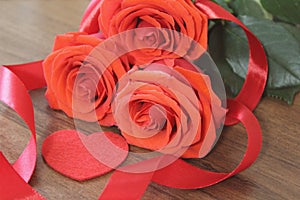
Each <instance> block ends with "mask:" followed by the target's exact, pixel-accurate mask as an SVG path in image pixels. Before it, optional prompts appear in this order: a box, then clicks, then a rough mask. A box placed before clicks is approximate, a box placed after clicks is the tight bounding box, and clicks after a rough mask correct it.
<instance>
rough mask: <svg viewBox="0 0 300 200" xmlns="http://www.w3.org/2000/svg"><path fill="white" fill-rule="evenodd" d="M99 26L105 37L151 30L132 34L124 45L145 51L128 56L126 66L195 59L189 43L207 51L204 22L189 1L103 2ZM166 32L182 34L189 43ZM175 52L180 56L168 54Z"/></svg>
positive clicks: (203, 17)
mask: <svg viewBox="0 0 300 200" xmlns="http://www.w3.org/2000/svg"><path fill="white" fill-rule="evenodd" d="M99 24H100V29H101V31H102V32H103V34H104V35H105V36H106V37H110V36H113V35H115V34H119V33H122V32H124V31H128V30H131V29H135V28H149V27H152V28H153V29H143V30H138V29H136V30H134V31H133V32H132V33H130V34H131V36H130V37H131V38H130V39H129V40H128V41H126V42H125V43H124V44H125V45H129V46H130V49H134V50H136V49H139V47H141V46H142V47H143V46H145V47H147V48H148V49H146V50H137V51H134V52H132V53H131V54H130V56H131V57H130V62H131V63H133V64H136V65H140V64H145V63H149V62H152V61H154V60H160V59H162V58H177V57H183V56H185V55H188V56H190V57H191V58H197V57H198V56H199V49H197V45H193V44H192V43H191V41H195V42H197V43H198V44H200V45H201V46H202V47H204V49H206V48H207V35H208V19H207V16H206V15H205V14H203V13H202V12H201V11H200V10H199V9H198V8H197V7H196V6H195V5H194V4H193V2H192V1H191V0H151V1H149V0H105V1H102V2H101V6H100V15H99ZM154 28H155V29H154ZM166 29H168V30H173V32H180V33H181V34H184V35H185V36H187V37H188V38H189V39H190V43H187V41H186V39H184V40H183V41H182V40H181V39H180V37H178V34H177V36H176V34H174V33H170V31H169V32H168V31H166ZM178 48H180V50H181V51H184V55H180V56H178V55H177V56H176V55H174V54H172V52H174V51H176V50H175V49H178ZM166 51H167V52H166ZM170 52H171V53H170Z"/></svg>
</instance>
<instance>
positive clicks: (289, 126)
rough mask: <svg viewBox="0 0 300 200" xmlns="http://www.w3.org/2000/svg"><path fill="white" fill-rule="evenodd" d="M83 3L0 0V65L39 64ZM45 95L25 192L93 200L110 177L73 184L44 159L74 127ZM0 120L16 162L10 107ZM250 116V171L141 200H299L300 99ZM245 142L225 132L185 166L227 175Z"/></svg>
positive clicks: (20, 136)
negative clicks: (253, 124)
mask: <svg viewBox="0 0 300 200" xmlns="http://www.w3.org/2000/svg"><path fill="white" fill-rule="evenodd" d="M88 3H89V1H87V0H64V1H60V0H26V1H22V0H0V12H1V14H2V17H1V18H0V26H1V32H0V62H1V64H12V63H24V62H28V61H35V60H40V59H43V58H44V57H45V56H46V55H47V54H48V53H49V52H50V51H51V48H52V43H53V39H54V37H55V35H56V34H59V33H65V32H71V31H76V30H77V29H78V25H79V22H80V19H81V16H82V14H83V12H84V9H85V8H86V6H87V5H88ZM44 92H45V89H40V90H36V91H32V92H31V97H32V99H33V102H34V107H35V117H36V128H37V133H38V137H37V142H38V152H39V155H38V161H37V168H36V171H35V173H34V175H33V178H32V180H31V181H30V184H31V185H32V186H33V187H34V188H35V189H36V190H37V191H38V192H40V193H41V194H42V195H43V196H45V197H46V198H47V199H49V200H55V199H97V197H98V196H99V194H100V193H101V191H102V190H103V188H104V187H105V185H106V183H107V181H108V179H109V177H110V175H111V174H107V175H105V176H102V177H99V178H95V179H93V180H90V181H86V182H76V181H73V180H70V179H68V178H66V177H64V176H62V175H60V174H58V173H57V172H55V171H53V170H52V169H51V168H50V167H49V166H47V165H46V164H45V162H44V161H43V159H42V156H41V154H40V152H41V145H42V142H43V140H44V139H45V138H46V137H47V136H48V135H49V134H51V133H52V132H53V131H57V130H61V129H72V128H74V121H73V120H72V119H69V118H68V117H66V116H65V115H64V114H63V113H61V112H56V111H53V110H51V109H50V108H49V107H48V105H47V102H46V100H45V98H44ZM0 113H1V115H0V123H1V126H0V149H1V151H3V152H4V154H5V155H6V156H7V158H8V159H9V160H10V161H11V162H13V161H14V160H15V159H16V158H17V157H18V155H19V154H20V153H21V152H22V150H23V149H24V147H25V145H26V143H27V141H28V139H29V135H30V133H29V131H28V129H27V127H26V125H25V124H24V123H23V122H22V120H20V118H19V117H18V116H17V115H16V114H15V113H14V112H13V111H11V109H9V108H7V106H5V105H3V104H0ZM255 114H256V116H257V117H258V119H259V121H260V122H261V126H262V129H263V138H264V140H263V149H262V151H261V154H260V156H259V158H258V160H257V161H256V162H255V164H254V165H253V166H252V167H251V168H249V169H248V170H246V171H244V172H242V173H241V174H239V175H237V176H235V177H233V178H231V179H229V180H227V181H224V182H222V183H220V184H217V185H215V186H212V187H209V188H205V189H198V190H177V189H171V188H166V187H162V186H159V185H156V184H151V185H150V186H149V187H148V190H147V192H146V193H145V195H144V197H143V199H146V200H147V199H149V200H150V199H151V200H152V199H299V198H300V175H299V174H300V170H299V166H300V159H299V156H300V148H299V145H300V130H299V129H300V122H299V119H300V95H297V97H296V99H295V103H294V105H292V106H288V105H287V104H286V103H284V102H281V101H279V100H276V99H271V98H263V100H262V101H261V103H260V105H259V106H258V108H257V109H256V111H255ZM88 129H90V130H92V129H93V127H90V128H89V126H88ZM246 142H247V138H246V134H245V130H244V128H243V127H242V126H241V125H237V126H235V127H229V128H226V129H225V130H224V131H223V134H222V136H221V139H220V141H219V142H218V144H217V146H216V148H215V149H214V150H213V152H212V153H211V154H210V155H209V156H208V157H207V158H205V159H202V160H191V161H190V162H192V163H193V164H195V165H197V166H202V167H205V168H207V169H213V170H217V171H229V170H231V169H233V167H234V166H235V165H236V164H237V163H238V162H239V161H240V159H241V158H242V156H243V153H244V151H245V148H246ZM124 189H125V188H124ZM0 199H1V197H0Z"/></svg>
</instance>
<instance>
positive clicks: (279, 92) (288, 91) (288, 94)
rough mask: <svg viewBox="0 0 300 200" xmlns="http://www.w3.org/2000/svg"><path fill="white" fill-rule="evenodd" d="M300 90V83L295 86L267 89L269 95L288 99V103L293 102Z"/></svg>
mask: <svg viewBox="0 0 300 200" xmlns="http://www.w3.org/2000/svg"><path fill="white" fill-rule="evenodd" d="M299 91H300V85H298V86H295V87H288V88H280V89H268V90H267V91H266V93H267V95H268V96H269V97H274V98H277V99H280V100H284V101H286V102H287V103H288V104H292V103H293V101H294V96H295V95H296V94H297V93H298V92H299Z"/></svg>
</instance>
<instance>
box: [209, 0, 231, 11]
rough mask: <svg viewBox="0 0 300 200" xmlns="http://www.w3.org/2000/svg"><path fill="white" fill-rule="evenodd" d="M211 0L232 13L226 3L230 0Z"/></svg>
mask: <svg viewBox="0 0 300 200" xmlns="http://www.w3.org/2000/svg"><path fill="white" fill-rule="evenodd" d="M212 1H213V2H215V3H217V4H219V5H220V6H222V7H223V8H224V9H226V10H227V11H229V12H231V13H233V11H232V9H231V8H230V7H229V6H228V3H229V2H230V1H231V0H212Z"/></svg>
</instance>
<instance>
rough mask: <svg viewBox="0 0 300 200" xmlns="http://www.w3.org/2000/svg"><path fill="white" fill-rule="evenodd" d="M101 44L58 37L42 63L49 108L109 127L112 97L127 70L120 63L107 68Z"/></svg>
mask: <svg viewBox="0 0 300 200" xmlns="http://www.w3.org/2000/svg"><path fill="white" fill-rule="evenodd" d="M102 42H103V41H102V40H101V39H98V38H97V37H95V36H91V35H87V34H85V33H68V34H64V35H58V36H57V37H56V40H55V44H54V48H53V52H52V53H51V54H50V55H49V56H48V57H47V58H46V59H45V61H44V62H43V68H44V75H45V79H46V82H47V91H46V98H47V100H48V102H49V105H50V107H51V108H53V109H57V110H62V111H64V112H65V113H66V114H67V115H68V116H69V117H73V118H77V119H81V120H84V121H89V122H95V121H99V124H101V125H104V126H112V125H114V124H115V121H114V119H113V117H112V112H111V99H112V93H113V90H114V88H115V86H116V82H117V80H118V79H119V78H120V77H121V76H123V75H124V74H125V73H126V71H127V70H128V67H127V65H126V62H123V60H120V59H116V60H115V61H114V62H112V63H111V65H109V66H108V67H107V66H106V65H107V63H108V62H109V61H107V60H110V57H111V56H113V55H112V53H111V52H110V51H106V50H105V48H99V45H100V44H102ZM96 47H97V48H96Z"/></svg>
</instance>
